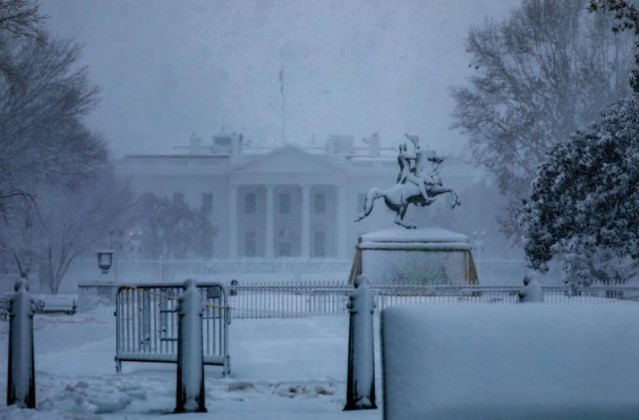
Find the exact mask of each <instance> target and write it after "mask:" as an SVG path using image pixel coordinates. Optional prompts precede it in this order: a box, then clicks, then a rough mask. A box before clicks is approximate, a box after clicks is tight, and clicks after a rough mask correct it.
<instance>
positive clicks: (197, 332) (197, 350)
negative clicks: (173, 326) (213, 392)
mask: <svg viewBox="0 0 639 420" xmlns="http://www.w3.org/2000/svg"><path fill="white" fill-rule="evenodd" d="M193 412H199V413H206V402H205V391H204V356H203V342H202V296H201V295H200V292H199V291H198V289H197V284H196V283H195V280H192V279H188V280H186V281H185V282H184V293H183V294H182V296H180V298H179V300H178V367H177V390H176V397H175V413H193Z"/></svg>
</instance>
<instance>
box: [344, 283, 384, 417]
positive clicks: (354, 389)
mask: <svg viewBox="0 0 639 420" xmlns="http://www.w3.org/2000/svg"><path fill="white" fill-rule="evenodd" d="M354 283H355V290H354V291H353V292H352V293H351V295H350V300H349V302H348V303H347V304H346V305H347V307H348V309H349V312H350V320H349V331H348V377H347V380H346V405H345V406H344V410H367V409H375V408H377V405H376V404H375V347H374V342H373V313H374V312H375V296H374V295H373V292H372V291H371V289H370V287H368V281H367V280H366V277H364V276H363V275H359V276H357V277H356V279H355V282H354Z"/></svg>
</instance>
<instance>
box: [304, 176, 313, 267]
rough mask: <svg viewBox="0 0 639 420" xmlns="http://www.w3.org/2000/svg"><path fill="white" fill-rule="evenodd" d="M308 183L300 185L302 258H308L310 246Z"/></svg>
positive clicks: (309, 187)
mask: <svg viewBox="0 0 639 420" xmlns="http://www.w3.org/2000/svg"><path fill="white" fill-rule="evenodd" d="M310 189H311V186H310V185H302V258H310V256H311V247H310V243H309V236H310V229H311V222H310V220H311V218H310V212H311V203H310V202H311V199H310Z"/></svg>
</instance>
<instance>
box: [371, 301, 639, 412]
mask: <svg viewBox="0 0 639 420" xmlns="http://www.w3.org/2000/svg"><path fill="white" fill-rule="evenodd" d="M638 317H639V306H636V305H634V304H616V305H609V304H599V305H594V304H590V305H578V304H574V305H561V306H559V305H552V304H535V305H494V306H493V305H479V304H477V305H474V304H468V305H427V306H426V305H421V306H412V305H411V306H401V307H393V308H390V309H386V310H384V311H383V313H382V346H383V349H382V352H383V355H382V357H383V377H384V392H383V394H384V412H385V417H384V418H385V419H388V420H393V419H402V420H409V419H424V418H437V419H447V418H475V419H477V418H491V419H494V418H518V419H522V418H575V419H576V418H636V416H637V413H639V361H638V360H637V349H639V326H638V325H637V322H636V320H637V319H638Z"/></svg>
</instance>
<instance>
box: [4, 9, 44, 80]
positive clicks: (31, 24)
mask: <svg viewBox="0 0 639 420" xmlns="http://www.w3.org/2000/svg"><path fill="white" fill-rule="evenodd" d="M43 21H44V17H43V16H42V15H41V14H40V10H39V5H38V3H37V2H34V1H30V0H0V73H1V74H2V75H4V77H5V78H6V80H7V81H8V82H9V83H11V84H15V83H16V82H17V81H18V75H19V73H18V71H17V69H16V68H15V66H14V60H13V57H12V51H11V44H12V43H13V42H15V41H16V40H25V39H27V40H32V41H37V42H42V41H43V40H44V38H45V35H44V31H43V26H42V25H43Z"/></svg>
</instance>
